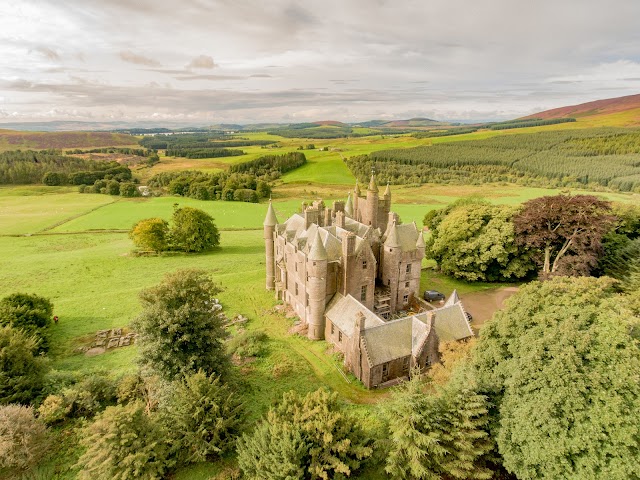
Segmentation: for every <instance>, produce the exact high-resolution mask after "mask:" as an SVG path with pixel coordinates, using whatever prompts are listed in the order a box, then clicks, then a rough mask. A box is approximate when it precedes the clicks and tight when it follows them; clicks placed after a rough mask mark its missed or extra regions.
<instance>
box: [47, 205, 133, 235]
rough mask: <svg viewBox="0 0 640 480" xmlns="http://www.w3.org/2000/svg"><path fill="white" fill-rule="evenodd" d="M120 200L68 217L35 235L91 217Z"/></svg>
mask: <svg viewBox="0 0 640 480" xmlns="http://www.w3.org/2000/svg"><path fill="white" fill-rule="evenodd" d="M119 201H120V200H112V201H111V202H108V203H103V204H102V205H98V206H97V207H93V208H91V209H89V210H87V211H84V212H82V213H79V214H77V215H73V216H71V217H67V218H65V219H63V220H60V221H59V222H56V223H54V224H53V225H49V226H48V227H45V228H43V229H42V230H38V231H37V232H35V234H36V235H37V234H41V233H44V232H48V231H49V230H53V229H54V228H58V227H59V226H61V225H64V224H65V223H68V222H70V221H71V220H75V219H76V218H80V217H84V216H85V215H89V214H90V213H93V212H95V211H96V210H99V209H101V208H102V207H106V206H107V205H113V204H114V203H117V202H119Z"/></svg>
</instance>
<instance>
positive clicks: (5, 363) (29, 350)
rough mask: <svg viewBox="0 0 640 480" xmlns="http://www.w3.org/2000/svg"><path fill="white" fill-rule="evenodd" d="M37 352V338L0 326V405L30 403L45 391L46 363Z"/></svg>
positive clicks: (6, 326)
mask: <svg viewBox="0 0 640 480" xmlns="http://www.w3.org/2000/svg"><path fill="white" fill-rule="evenodd" d="M37 352H38V340H37V339H36V338H35V337H33V336H29V335H27V334H26V333H24V332H23V331H22V330H18V329H15V328H13V327H11V326H9V325H5V326H0V404H8V403H21V404H28V403H29V402H31V400H33V399H34V398H35V397H37V396H38V395H39V394H40V393H41V392H42V389H43V387H44V375H45V372H46V363H45V359H44V358H42V357H41V356H40V355H38V353H37Z"/></svg>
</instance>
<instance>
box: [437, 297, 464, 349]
mask: <svg viewBox="0 0 640 480" xmlns="http://www.w3.org/2000/svg"><path fill="white" fill-rule="evenodd" d="M432 313H433V314H434V315H435V322H434V328H435V330H436V333H437V334H438V338H439V339H440V341H441V342H450V341H452V340H462V339H464V338H468V337H473V330H471V326H470V325H469V322H468V321H467V316H466V315H465V313H464V308H462V303H460V302H458V303H455V304H453V305H449V306H444V307H442V308H437V309H435V310H432Z"/></svg>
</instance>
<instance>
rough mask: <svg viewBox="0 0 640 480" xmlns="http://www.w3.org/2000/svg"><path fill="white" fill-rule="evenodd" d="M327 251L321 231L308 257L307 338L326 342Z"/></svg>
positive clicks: (317, 232) (318, 232) (317, 233)
mask: <svg viewBox="0 0 640 480" xmlns="http://www.w3.org/2000/svg"><path fill="white" fill-rule="evenodd" d="M327 260H328V256H327V250H326V249H325V248H324V244H323V243H322V238H321V237H320V231H319V230H318V231H316V237H315V239H314V240H313V245H311V250H309V254H308V255H307V274H308V276H309V277H308V280H307V293H308V295H309V306H308V307H307V323H308V325H309V331H308V333H307V336H308V337H309V338H310V339H311V340H324V324H325V321H324V309H325V307H326V296H327Z"/></svg>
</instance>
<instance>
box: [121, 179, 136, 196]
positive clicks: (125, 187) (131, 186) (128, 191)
mask: <svg viewBox="0 0 640 480" xmlns="http://www.w3.org/2000/svg"><path fill="white" fill-rule="evenodd" d="M120 196H121V197H128V198H132V197H137V196H139V194H138V187H136V184H135V183H132V182H123V183H121V184H120Z"/></svg>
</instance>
